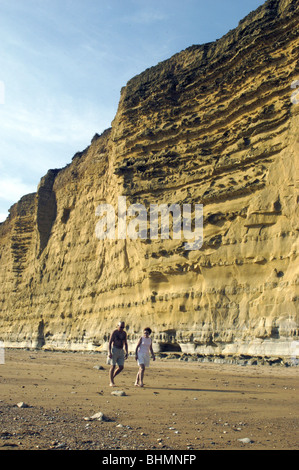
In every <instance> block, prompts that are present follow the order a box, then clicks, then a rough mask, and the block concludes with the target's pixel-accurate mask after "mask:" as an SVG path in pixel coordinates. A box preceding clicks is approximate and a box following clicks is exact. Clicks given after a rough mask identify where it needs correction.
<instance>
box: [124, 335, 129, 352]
mask: <svg viewBox="0 0 299 470" xmlns="http://www.w3.org/2000/svg"><path fill="white" fill-rule="evenodd" d="M124 333H125V339H124V344H125V350H126V356H127V357H128V343H127V333H126V332H124Z"/></svg>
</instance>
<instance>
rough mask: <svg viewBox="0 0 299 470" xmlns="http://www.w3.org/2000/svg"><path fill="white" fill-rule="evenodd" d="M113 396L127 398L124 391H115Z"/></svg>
mask: <svg viewBox="0 0 299 470" xmlns="http://www.w3.org/2000/svg"><path fill="white" fill-rule="evenodd" d="M111 395H114V396H115V397H125V396H127V394H126V392H124V391H123V390H114V391H113V392H111Z"/></svg>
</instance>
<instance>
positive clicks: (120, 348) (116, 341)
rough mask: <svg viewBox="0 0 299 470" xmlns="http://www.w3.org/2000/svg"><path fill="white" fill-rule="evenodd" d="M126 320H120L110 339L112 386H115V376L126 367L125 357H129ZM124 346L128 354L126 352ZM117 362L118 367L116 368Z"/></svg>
mask: <svg viewBox="0 0 299 470" xmlns="http://www.w3.org/2000/svg"><path fill="white" fill-rule="evenodd" d="M124 328H125V322H123V321H120V322H119V323H118V326H117V330H114V331H113V332H112V334H111V337H110V340H109V353H108V361H107V362H108V364H110V365H111V368H110V371H109V378H110V387H114V385H115V384H114V377H115V376H116V375H118V374H119V373H120V372H121V371H122V370H123V368H124V362H125V359H127V358H128V343H127V333H126V332H125V331H124ZM124 346H125V350H126V354H124ZM116 364H117V365H118V368H117V369H116V370H115V366H116Z"/></svg>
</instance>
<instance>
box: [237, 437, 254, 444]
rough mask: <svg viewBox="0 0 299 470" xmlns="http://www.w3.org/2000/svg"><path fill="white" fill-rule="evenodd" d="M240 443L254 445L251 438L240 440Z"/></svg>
mask: <svg viewBox="0 0 299 470" xmlns="http://www.w3.org/2000/svg"><path fill="white" fill-rule="evenodd" d="M238 441H239V442H242V444H252V442H253V441H252V440H251V439H249V437H244V438H243V439H238Z"/></svg>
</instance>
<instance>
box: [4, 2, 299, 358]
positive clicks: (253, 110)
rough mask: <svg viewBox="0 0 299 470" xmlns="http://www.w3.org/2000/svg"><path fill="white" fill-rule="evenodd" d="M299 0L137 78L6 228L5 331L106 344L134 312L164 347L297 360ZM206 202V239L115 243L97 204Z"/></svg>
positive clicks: (88, 345)
mask: <svg viewBox="0 0 299 470" xmlns="http://www.w3.org/2000/svg"><path fill="white" fill-rule="evenodd" d="M298 19H299V4H298V2H297V0H269V1H267V2H266V3H265V4H264V5H263V6H262V7H260V8H258V9H257V10H256V11H255V12H252V13H251V14H250V15H248V16H247V17H246V18H245V19H244V20H242V21H241V22H240V23H239V26H238V27H237V28H236V29H235V30H233V31H230V32H228V33H227V34H226V35H225V36H224V37H223V38H221V39H220V40H218V41H216V42H213V43H209V44H204V45H200V46H192V47H190V48H188V49H186V50H184V51H182V52H180V53H178V54H176V55H175V56H173V57H171V58H170V59H169V60H167V61H165V62H162V63H159V64H158V65H157V66H155V67H152V68H150V69H148V70H146V71H145V72H143V73H142V74H140V75H139V76H137V77H134V78H133V79H132V80H130V81H129V82H128V83H127V85H126V86H125V87H124V88H123V89H122V90H121V97H120V102H119V107H118V111H117V114H116V117H115V119H114V121H113V123H112V127H111V129H108V130H106V131H105V132H104V133H103V134H102V135H100V136H99V135H95V136H94V138H93V139H92V142H91V144H90V146H89V147H88V148H87V149H85V150H84V151H83V152H79V153H78V154H76V155H75V156H74V157H73V160H72V162H71V163H70V164H69V165H68V166H67V167H65V168H63V169H60V170H49V172H48V173H47V175H46V176H44V177H43V178H42V179H41V181H40V185H39V187H38V189H37V192H36V193H34V194H30V195H27V196H24V197H23V198H22V199H21V200H20V201H19V202H18V203H16V204H15V205H14V206H13V207H12V208H11V210H10V216H9V218H8V219H7V220H6V221H5V222H4V223H3V224H1V225H0V261H1V265H0V283H1V292H0V340H3V341H4V342H5V345H6V346H7V347H9V346H13V347H33V348H35V347H47V348H65V349H77V350H80V349H99V350H104V349H105V347H106V345H107V340H108V338H109V335H110V332H111V330H112V328H114V327H115V325H116V323H117V322H118V321H119V319H121V320H125V322H126V325H127V326H126V327H127V333H128V338H129V344H130V347H131V348H132V347H133V346H134V344H135V342H136V340H137V338H138V337H139V335H140V334H141V332H142V329H143V328H144V327H146V326H150V327H151V328H152V330H153V340H154V345H155V349H156V350H162V351H163V350H168V351H171V350H172V351H186V352H196V353H199V354H214V355H217V354H223V355H231V354H232V355H233V354H250V355H260V356H263V355H270V354H272V355H281V356H290V355H292V354H293V353H294V345H295V346H296V345H297V344H298V343H297V341H298V339H299V338H298V333H299V326H298V173H297V170H298V154H299V137H298V135H299V132H298V131H299V105H298V104H297V102H296V100H293V101H295V102H293V101H291V95H292V93H293V92H294V89H292V88H291V84H292V83H293V82H294V81H295V80H297V79H298V78H299V68H298V57H299V31H298ZM118 196H126V201H127V206H129V205H130V204H133V203H141V204H143V205H144V207H146V208H149V207H150V205H151V204H154V203H157V204H162V203H165V204H172V203H177V204H180V205H182V204H187V203H195V202H196V203H201V204H203V207H204V227H203V245H202V247H201V249H198V250H191V251H188V250H185V249H184V246H183V245H184V244H183V242H182V240H178V239H173V237H171V238H170V239H168V240H162V239H161V238H158V239H155V240H153V239H150V238H146V239H136V240H132V239H129V238H128V237H126V238H125V239H114V240H112V239H111V240H110V239H106V240H99V239H98V238H97V237H96V234H95V228H96V224H97V222H98V220H99V217H98V216H97V215H96V210H97V207H98V206H99V205H100V204H101V203H104V202H106V203H110V204H111V205H113V206H114V207H117V201H118Z"/></svg>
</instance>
